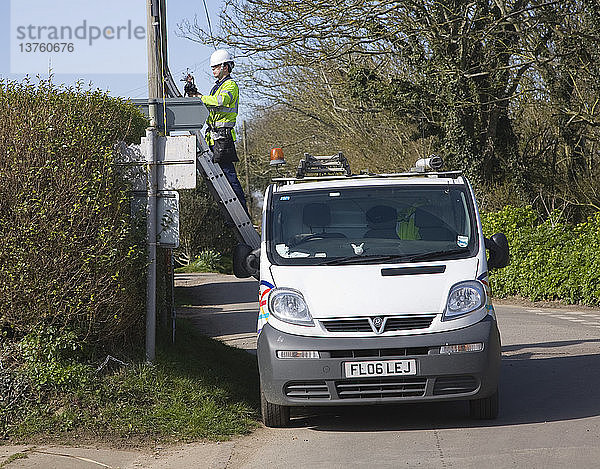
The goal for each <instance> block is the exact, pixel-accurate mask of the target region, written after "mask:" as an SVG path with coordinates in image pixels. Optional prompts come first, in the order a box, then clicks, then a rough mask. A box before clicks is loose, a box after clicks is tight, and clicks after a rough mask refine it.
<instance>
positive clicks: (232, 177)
mask: <svg viewBox="0 0 600 469" xmlns="http://www.w3.org/2000/svg"><path fill="white" fill-rule="evenodd" d="M219 166H220V167H221V170H222V171H223V174H224V175H225V177H226V178H227V180H228V181H229V184H230V185H231V188H232V189H233V192H235V195H237V198H238V200H239V201H240V203H241V204H242V207H244V210H246V213H249V212H248V206H247V205H246V196H244V189H242V185H241V184H240V180H239V179H238V177H237V173H236V172H235V166H234V165H233V163H219Z"/></svg>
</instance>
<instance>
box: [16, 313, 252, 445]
mask: <svg viewBox="0 0 600 469" xmlns="http://www.w3.org/2000/svg"><path fill="white" fill-rule="evenodd" d="M258 393H259V391H258V371H257V364H256V357H254V356H253V355H250V354H248V353H247V352H244V351H242V350H238V349H235V348H232V347H229V346H226V345H224V344H222V343H221V342H218V341H215V340H212V339H210V338H207V337H204V336H202V335H200V334H198V333H196V332H195V331H193V329H192V327H191V326H190V325H189V324H187V323H186V322H185V321H179V322H178V325H177V343H176V344H174V345H173V344H171V343H170V341H168V340H165V339H164V338H163V339H161V340H159V343H158V348H157V359H156V363H155V364H154V365H148V364H134V365H128V366H124V367H122V368H121V369H120V370H117V371H112V372H110V373H108V374H105V375H104V376H97V375H96V374H95V370H94V373H88V374H87V375H86V378H85V379H84V380H81V382H80V383H79V384H77V385H75V384H73V381H72V380H71V382H70V384H69V386H67V387H66V388H63V389H60V390H56V389H54V390H52V391H45V392H38V393H37V396H34V397H35V398H34V399H30V400H25V402H24V404H23V405H25V404H26V405H27V409H20V410H21V411H22V412H20V414H21V416H22V420H20V421H15V422H12V423H9V424H8V425H7V426H6V428H5V436H7V437H9V438H11V439H13V440H29V439H31V438H34V439H37V438H40V437H43V438H50V439H54V440H56V439H58V440H61V441H71V440H73V439H76V438H91V439H101V440H104V441H106V440H108V441H110V440H113V442H114V443H116V444H119V445H127V444H128V443H129V442H130V443H132V444H144V443H149V442H151V441H154V440H157V439H160V440H161V441H182V440H183V441H190V440H194V439H210V440H223V439H227V438H229V437H230V436H233V435H239V434H245V433H248V432H250V431H251V430H252V429H253V428H254V427H255V426H256V419H257V418H258V412H257V409H258V406H259V397H258ZM15 415H16V414H15Z"/></svg>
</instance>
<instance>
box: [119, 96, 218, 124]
mask: <svg viewBox="0 0 600 469" xmlns="http://www.w3.org/2000/svg"><path fill="white" fill-rule="evenodd" d="M131 102H132V103H133V104H135V105H136V106H139V107H140V109H141V111H142V112H143V113H144V114H145V115H146V116H150V111H149V107H150V105H156V114H157V115H156V125H157V128H158V129H159V130H160V131H162V132H172V131H186V130H187V131H189V132H194V131H196V130H202V128H203V127H204V123H205V122H206V119H207V118H208V109H207V108H206V106H205V105H204V103H203V102H202V101H201V100H200V98H164V99H160V98H150V99H133V100H131ZM165 122H166V130H165Z"/></svg>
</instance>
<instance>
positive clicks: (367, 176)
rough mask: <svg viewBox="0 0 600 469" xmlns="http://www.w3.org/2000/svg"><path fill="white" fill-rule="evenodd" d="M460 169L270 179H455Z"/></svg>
mask: <svg viewBox="0 0 600 469" xmlns="http://www.w3.org/2000/svg"><path fill="white" fill-rule="evenodd" d="M462 175H463V173H462V171H439V172H436V171H430V172H427V173H422V172H408V173H388V174H374V173H368V174H353V175H351V176H337V175H328V176H313V177H302V178H298V177H295V178H286V177H282V178H274V179H273V180H272V181H273V183H275V184H279V185H281V184H284V185H285V184H294V183H295V182H311V181H336V180H344V179H376V178H418V177H421V178H422V177H427V178H451V179H457V178H459V177H460V176H462Z"/></svg>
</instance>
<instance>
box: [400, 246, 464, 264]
mask: <svg viewBox="0 0 600 469" xmlns="http://www.w3.org/2000/svg"><path fill="white" fill-rule="evenodd" d="M467 252H469V250H468V249H467V248H461V249H446V250H444V251H432V252H424V253H422V254H415V255H414V256H408V257H406V261H407V262H415V261H428V260H434V259H440V258H442V257H446V256H453V255H455V254H464V253H467Z"/></svg>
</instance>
